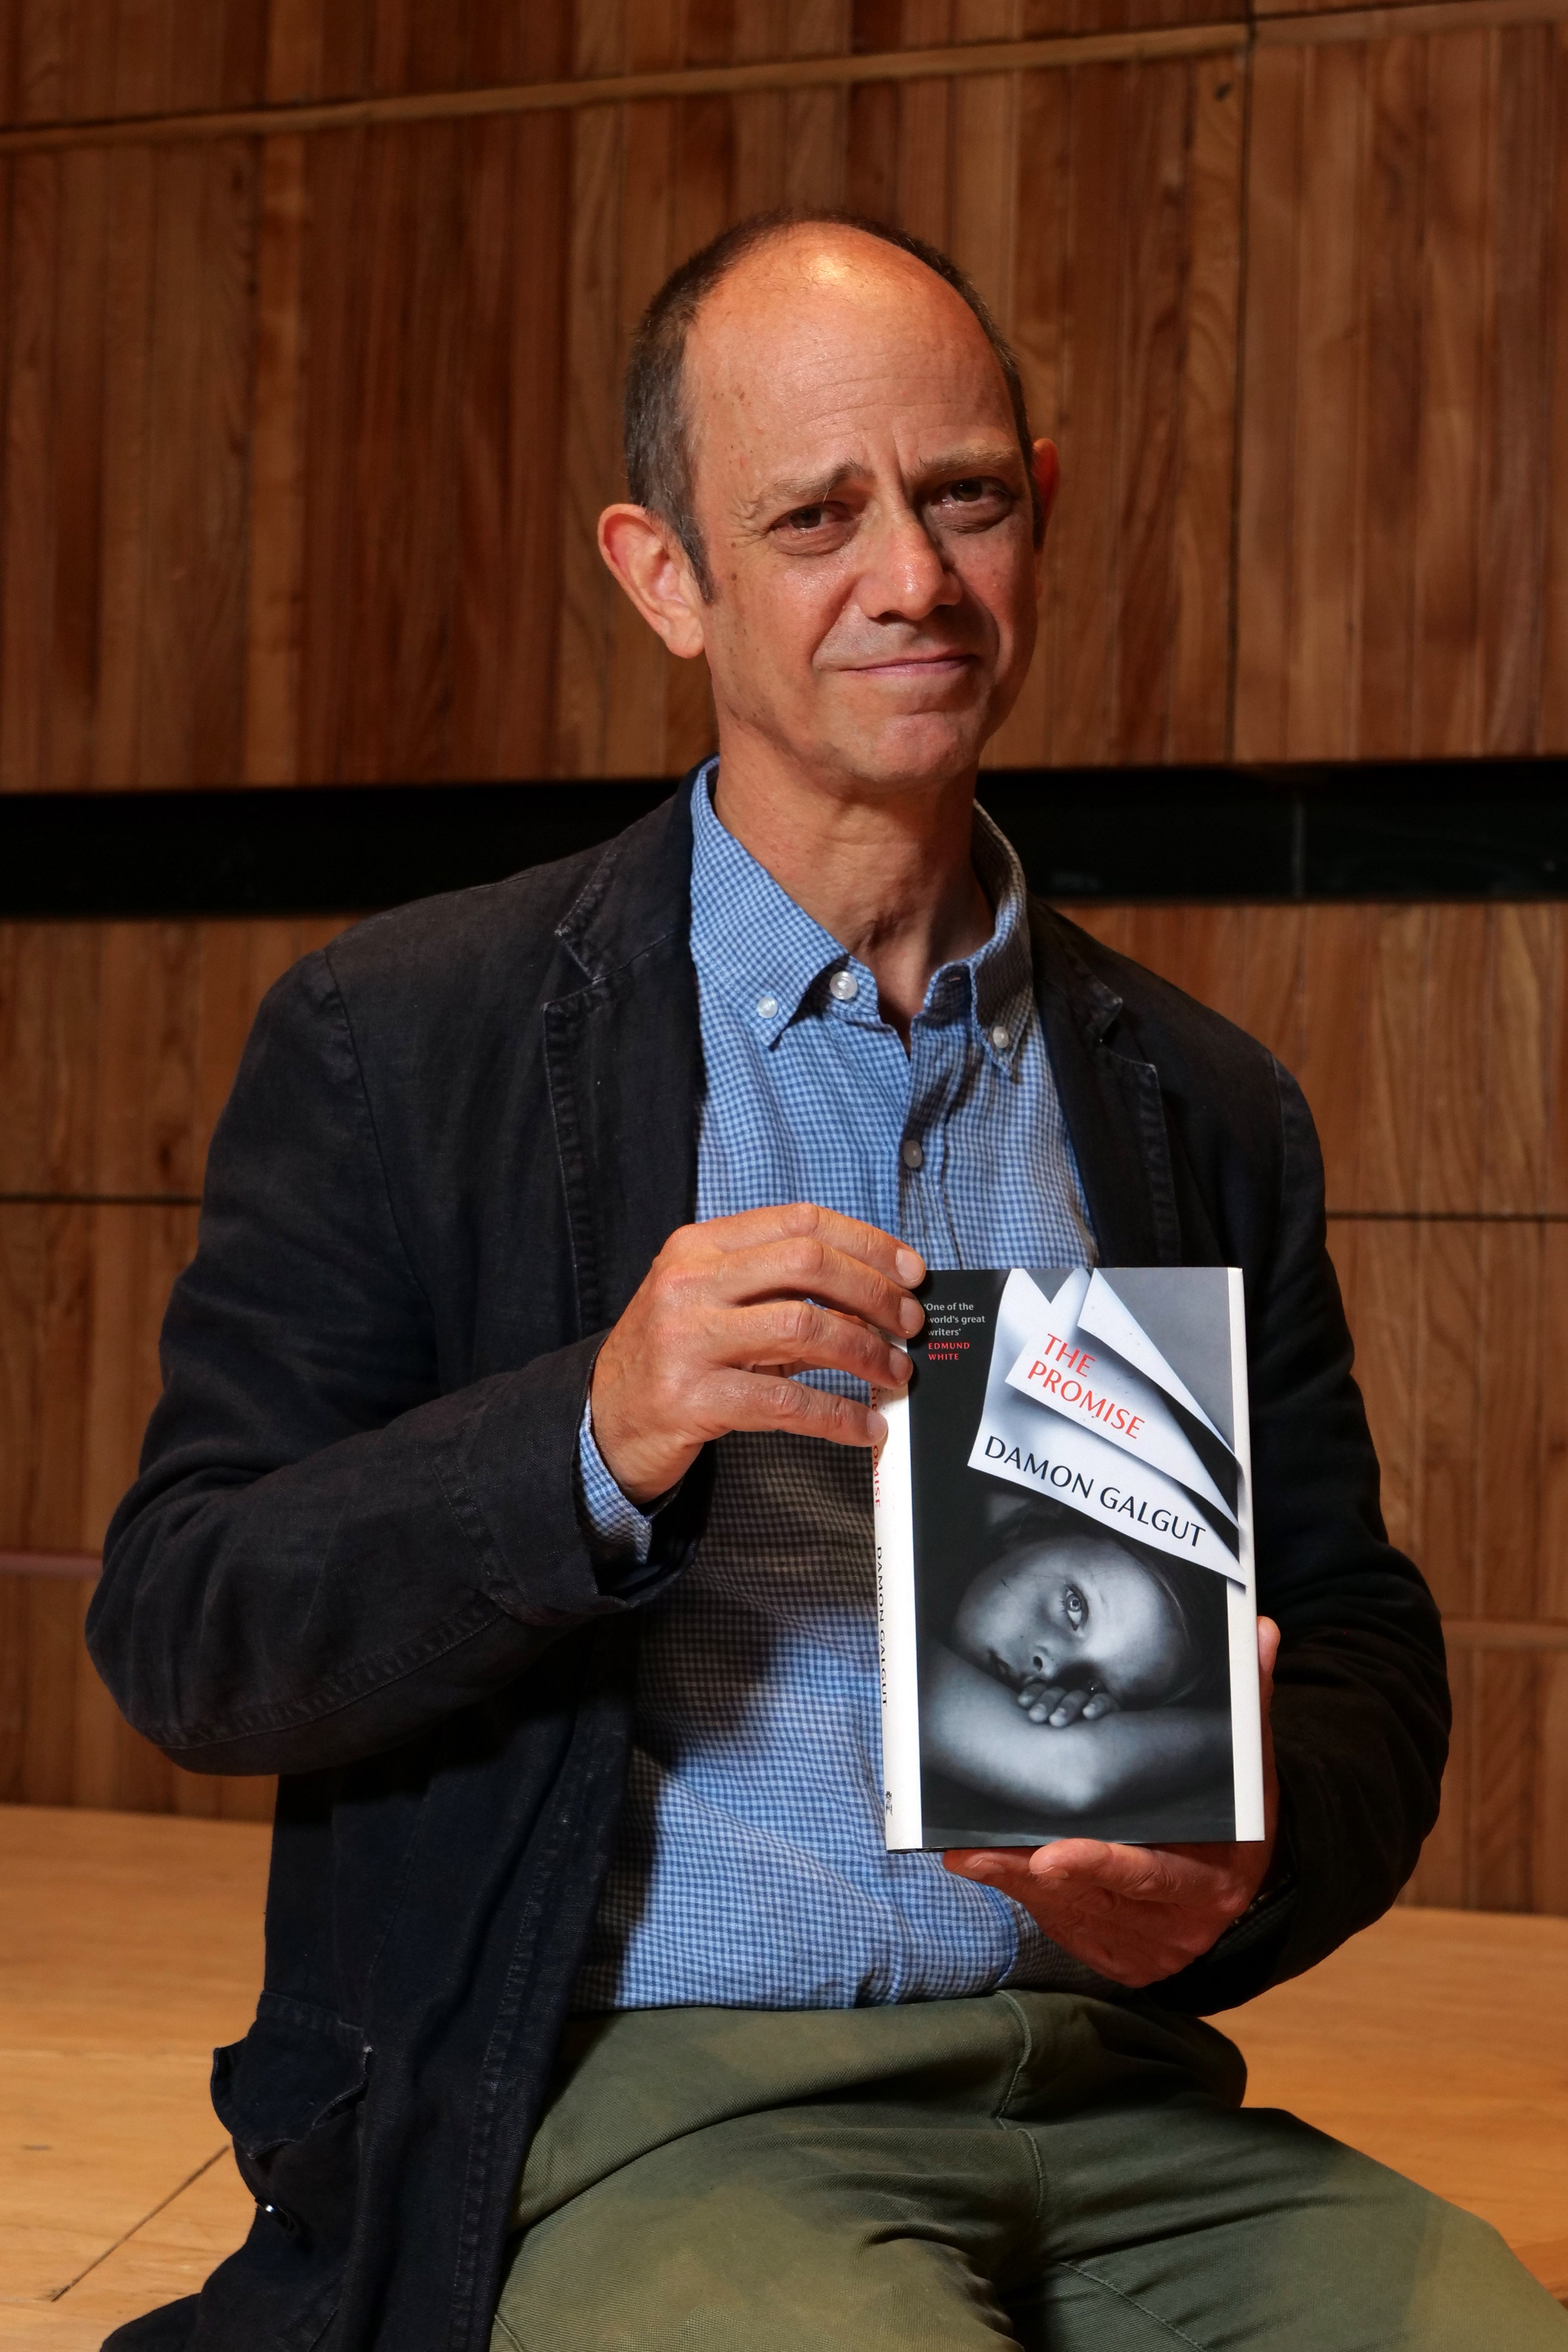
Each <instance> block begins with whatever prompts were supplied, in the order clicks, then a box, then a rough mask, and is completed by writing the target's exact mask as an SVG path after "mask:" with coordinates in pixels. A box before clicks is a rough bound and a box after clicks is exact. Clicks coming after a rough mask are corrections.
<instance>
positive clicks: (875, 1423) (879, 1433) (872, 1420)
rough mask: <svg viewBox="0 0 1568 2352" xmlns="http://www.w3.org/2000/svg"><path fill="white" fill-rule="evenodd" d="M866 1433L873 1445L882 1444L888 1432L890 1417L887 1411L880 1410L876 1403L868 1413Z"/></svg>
mask: <svg viewBox="0 0 1568 2352" xmlns="http://www.w3.org/2000/svg"><path fill="white" fill-rule="evenodd" d="M866 1434H867V1436H868V1438H869V1439H870V1441H871V1443H872V1444H873V1445H880V1444H881V1443H882V1440H883V1438H884V1437H886V1435H887V1434H888V1417H887V1415H886V1413H880V1412H878V1411H877V1408H876V1406H875V1405H873V1406H872V1407H871V1410H870V1411H869V1412H868V1414H867V1415H866Z"/></svg>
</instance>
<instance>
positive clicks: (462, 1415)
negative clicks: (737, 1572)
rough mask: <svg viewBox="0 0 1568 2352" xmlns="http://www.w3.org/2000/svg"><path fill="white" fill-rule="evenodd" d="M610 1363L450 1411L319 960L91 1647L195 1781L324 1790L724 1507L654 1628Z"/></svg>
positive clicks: (264, 1092) (563, 1362) (546, 1375)
mask: <svg viewBox="0 0 1568 2352" xmlns="http://www.w3.org/2000/svg"><path fill="white" fill-rule="evenodd" d="M541 1148H542V1149H543V1150H552V1144H551V1142H550V1141H549V1139H542V1141H541ZM598 1344H599V1335H594V1336H592V1337H589V1338H585V1339H578V1340H576V1341H574V1343H573V1344H571V1345H570V1346H567V1347H564V1348H561V1349H556V1350H554V1351H552V1352H551V1353H548V1354H544V1355H541V1356H539V1357H537V1358H536V1359H535V1360H533V1361H532V1362H531V1363H528V1364H525V1365H524V1366H523V1367H522V1368H521V1370H513V1371H505V1372H500V1373H497V1374H494V1375H492V1376H491V1377H489V1378H487V1379H483V1380H479V1381H474V1382H473V1383H472V1384H471V1385H469V1386H464V1387H456V1388H452V1389H451V1390H450V1391H449V1392H447V1393H443V1382H442V1378H441V1370H440V1366H439V1364H438V1362H437V1344H436V1329H435V1318H434V1317H433V1315H432V1312H431V1307H430V1302H429V1300H428V1299H427V1298H426V1296H425V1294H424V1292H423V1290H422V1288H421V1286H420V1283H419V1280H418V1278H417V1276H416V1270H415V1267H414V1265H412V1263H411V1261H410V1257H409V1255H408V1252H407V1250H406V1249H405V1244H404V1241H403V1237H402V1235H401V1234H400V1233H399V1231H398V1227H397V1223H396V1221H395V1216H394V1213H393V1208H392V1202H391V1197H390V1194H389V1191H388V1187H387V1184H386V1181H385V1178H384V1171H383V1168H382V1163H381V1159H380V1154H379V1150H378V1148H377V1141H376V1136H375V1131H374V1120H373V1118H372V1113H371V1108H370V1104H369V1102H368V1100H367V1097H366V1095H365V1091H364V1087H363V1080H362V1077H361V1075H360V1070H359V1065H358V1061H357V1057H356V1055H355V1053H354V1048H353V1040H352V1038H351V1035H350V1032H349V1026H348V1022H347V1019H346V1016H345V1014H344V1011H343V1007H342V1003H341V1001H340V999H339V996H338V993H337V990H336V986H335V984H334V982H333V980H332V976H331V968H330V966H329V964H328V962H327V960H326V959H325V957H323V956H321V955H316V956H311V957H308V958H307V959H306V961H304V962H303V963H302V964H300V965H299V966H297V967H296V968H295V970H294V971H292V972H290V973H289V974H288V975H286V977H285V978H284V979H283V980H282V981H280V982H279V984H278V986H277V987H276V988H275V989H274V990H273V991H272V992H271V993H270V995H269V996H268V999H267V1001H266V1003H264V1004H263V1006H262V1009H261V1011H260V1013H259V1014H258V1019H257V1023H256V1026H255V1029H254V1031H253V1033H252V1035H251V1038H250V1042H249V1044H248V1045H247V1049H246V1053H245V1055H244V1059H243V1061H242V1063H241V1066H240V1071H239V1075H238V1077H237V1081H236V1084H235V1088H234V1092H233V1095H232V1096H231V1097H230V1100H229V1102H228V1105H227V1107H226V1109H225V1111H224V1114H223V1117H222V1118H221V1119H220V1120H219V1122H218V1127H217V1130H216V1134H215V1136H214V1139H213V1145H212V1150H211V1154H210V1157H209V1161H208V1169H207V1179H206V1187H205V1197H204V1201H203V1207H202V1215H201V1223H200V1228H199V1234H198V1240H197V1247H196V1254H195V1259H194V1261H193V1262H192V1264H191V1265H189V1266H188V1267H187V1269H186V1270H185V1272H184V1274H183V1275H182V1276H180V1278H179V1280H178V1282H177V1283H176V1284H175V1286H174V1294H173V1297H172V1298H171V1301H170V1305H169V1310H168V1314H167V1317H166V1319H165V1321H164V1325H163V1339H162V1343H161V1362H162V1369H163V1396H162V1399H161V1401H160V1402H159V1404H158V1406H157V1408H156V1410H155V1411H154V1412H153V1418H152V1422H151V1423H150V1425H149V1428H148V1432H147V1436H146V1441H145V1444H144V1445H143V1448H142V1464H141V1471H140V1475H139V1476H138V1478H137V1480H136V1483H135V1485H134V1486H132V1489H131V1491H130V1493H129V1494H128V1495H127V1496H125V1499H124V1500H123V1502H122V1503H121V1506H120V1507H119V1509H118V1511H117V1512H116V1513H115V1516H114V1518H113V1520H112V1522H111V1524H110V1529H109V1536H108V1540H107V1542H106V1544H105V1547H104V1572H103V1576H102V1579H101V1581H100V1586H99V1589H98V1591H97V1593H96V1594H95V1596H94V1599H93V1602H92V1607H91V1610H90V1612H89V1620H88V1643H89V1649H90V1651H91V1654H92V1657H93V1660H94V1663H95V1664H97V1666H98V1669H99V1671H100V1674H101V1675H103V1678H104V1680H105V1681H106V1682H107V1684H108V1685H109V1687H110V1691H111V1692H112V1693H113V1695H114V1697H115V1699H116V1700H117V1702H118V1703H119V1705H120V1706H121V1709H122V1711H123V1712H124V1714H125V1715H126V1717H128V1718H129V1720H130V1721H131V1722H132V1724H133V1725H134V1726H135V1727H136V1728H137V1729H138V1730H139V1731H141V1732H142V1733H144V1734H145V1736H146V1737H147V1738H149V1739H152V1740H153V1741H154V1742H155V1743H156V1744H157V1745H158V1746H159V1747H160V1748H163V1750H164V1752H165V1753H166V1754H167V1755H169V1756H171V1757H172V1758H173V1759H174V1760H175V1761H176V1762H177V1763H179V1764H182V1765H184V1766H185V1767H186V1768H187V1769H193V1770H196V1771H205V1772H271V1771H279V1772H300V1771H311V1770H316V1769H321V1768H323V1767H326V1766H331V1765H336V1764H341V1763H345V1762H350V1761H353V1760H354V1759H358V1758H360V1757H363V1756H366V1755H370V1754H373V1753H375V1752H377V1751H378V1750H381V1749H384V1748H389V1747H392V1746H395V1745H396V1744H397V1743H399V1742H401V1741H403V1740H405V1739H408V1738H413V1737H414V1736H415V1735H416V1734H417V1733H419V1732H422V1731H424V1730H426V1729H427V1728H428V1727H431V1726H432V1725H434V1724H435V1723H437V1722H438V1721H439V1720H440V1719H441V1718H443V1717H446V1716H447V1715H450V1714H451V1713H453V1712H454V1711H455V1710H456V1709H458V1708H459V1707H461V1706H465V1705H467V1704H468V1703H469V1702H471V1701H472V1700H475V1699H477V1698H479V1697H481V1696H484V1695H486V1694H487V1693H488V1692H489V1691H491V1690H493V1689H495V1688H496V1687H497V1686H498V1685H501V1684H503V1683H505V1682H507V1681H509V1680H510V1679H511V1678H512V1677H513V1676H515V1675H518V1674H520V1673H521V1672H522V1671H523V1670H524V1669H526V1668H527V1667H528V1666H530V1665H531V1663H532V1662H533V1661H534V1660H535V1659H537V1658H539V1657H540V1656H541V1655H542V1654H543V1653H544V1652H545V1651H546V1650H547V1649H548V1648H549V1646H550V1645H551V1644H552V1643H553V1642H554V1641H555V1640H557V1639H558V1638H559V1637H560V1635H561V1634H562V1633H564V1632H566V1631H568V1630H569V1629H570V1628H571V1627H573V1626H574V1625H577V1624H579V1623H581V1622H584V1620H586V1619H588V1618H590V1617H593V1616H595V1615H601V1614H605V1613H613V1612H617V1611H619V1610H622V1609H624V1608H626V1606H628V1605H640V1604H641V1603H642V1602H643V1601H647V1600H648V1599H650V1598H652V1597H653V1596H654V1595H655V1594H656V1593H657V1592H658V1591H660V1590H662V1589H663V1587H664V1585H665V1584H666V1583H667V1582H668V1579H669V1577H670V1576H671V1575H673V1574H674V1573H675V1572H676V1571H677V1570H679V1568H680V1567H681V1566H682V1565H683V1564H684V1562H685V1559H687V1557H688V1556H689V1551H690V1549H691V1547H692V1545H693V1543H694V1541H695V1537H696V1533H697V1532H698V1531H699V1527H700V1516H701V1510H702V1506H703V1501H704V1492H703V1490H704V1480H703V1478H702V1476H701V1475H700V1474H699V1473H694V1474H693V1475H692V1476H690V1477H689V1478H688V1479H687V1481H686V1482H685V1484H684V1485H683V1486H682V1487H681V1489H680V1490H679V1495H678V1496H677V1497H676V1499H675V1501H674V1502H673V1503H672V1504H671V1506H670V1507H669V1508H668V1510H667V1511H665V1512H662V1513H660V1514H659V1516H658V1519H657V1520H656V1522H655V1528H654V1537H653V1550H652V1556H651V1558H650V1559H649V1561H648V1564H647V1573H646V1574H645V1575H643V1576H642V1577H640V1578H639V1579H638V1580H637V1584H636V1589H635V1593H634V1595H633V1597H632V1600H631V1601H627V1600H626V1599H624V1598H621V1597H618V1596H617V1595H616V1592H615V1591H613V1590H605V1589H602V1587H601V1584H600V1581H599V1580H597V1579H596V1577H595V1566H594V1561H593V1559H591V1557H590V1555H589V1551H588V1549H587V1546H586V1543H585V1540H584V1531H583V1528H582V1524H581V1521H580V1517H579V1512H578V1507H577V1496H576V1456H577V1439H578V1430H579V1426H580V1424H581V1422H582V1418H583V1411H584V1399H585V1396H586V1391H587V1384H588V1381H589V1377H590V1375H591V1372H592V1369H593V1363H594V1358H595V1353H596V1350H597V1347H598Z"/></svg>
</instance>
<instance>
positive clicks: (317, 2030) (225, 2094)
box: [209, 1993, 370, 2345]
mask: <svg viewBox="0 0 1568 2352" xmlns="http://www.w3.org/2000/svg"><path fill="white" fill-rule="evenodd" d="M369 2057H370V2051H369V2048H368V2046H367V2044H366V2042H365V2039H364V2036H363V2034H362V2033H361V2032H360V2031H359V2029H358V2028H357V2027H356V2026H352V2025H345V2024H344V2023H343V2022H342V2019H341V2018H337V2017H334V2016H333V2015H332V2013H331V2011H330V2010H326V2009H319V2008H317V2007H316V2006H315V2004H314V2003H313V2002H310V2001H303V2000H288V1999H286V1998H285V1997H284V1996H283V1995H282V1994H280V1993H263V1994H262V1996H261V1999H260V2000H259V2002H258V2005H257V2011H256V2022H255V2024H254V2025H253V2026H252V2027H251V2029H250V2031H249V2032H248V2033H247V2035H246V2037H245V2039H244V2041H243V2042H231V2043H230V2044H229V2045H228V2046H227V2048H226V2049H223V2050H215V2051H214V2053H213V2072H212V2099H213V2105H214V2107H215V2108H216V2111H217V2116H218V2120H219V2122H220V2123H221V2124H222V2125H223V2126H225V2128H226V2130H227V2131H228V2132H229V2133H231V2134H232V2136H233V2139H234V2152H235V2158H236V2161H237V2164H238V2166H239V2169H240V2173H241V2176H242V2178H243V2179H244V2181H245V2184H246V2187H247V2189H249V2190H250V2192H251V2195H252V2196H253V2197H254V2198H255V2200H256V2202H257V2207H258V2211H257V2216H256V2222H255V2225H254V2227H253V2228H252V2230H251V2232H250V2236H249V2238H248V2239H247V2242H246V2244H245V2246H244V2248H243V2249H242V2251H241V2252H240V2253H239V2254H238V2255H237V2256H235V2257H234V2258H233V2264H232V2267H236V2268H237V2269H239V2270H240V2271H242V2272H243V2273H245V2287H244V2292H245V2294H247V2296H249V2297H254V2299H255V2300H254V2303H253V2305H252V2315H253V2316H257V2315H258V2314H259V2308H260V2307H266V2306H269V2309H268V2317H269V2318H270V2320H271V2322H272V2325H273V2326H274V2327H275V2328H276V2329H277V2338H276V2340H277V2341H279V2343H286V2344H296V2343H298V2344H300V2345H305V2344H310V2343H313V2342H314V2340H315V2337H316V2336H317V2335H318V2334H319V2333H320V2331H321V2327H322V2326H324V2325H325V2324H326V2320H327V2318H328V2316H329V2315H330V2313H331V2308H332V2306H333V2305H335V2303H336V2300H337V2283H338V2280H339V2277H340V2276H341V2273H342V2267H343V2263H344V2261H345V2259H346V2256H347V2253H348V2249H349V2242H350V2239H351V2237H352V2235H353V2217H354V2202H355V2194H356V2190H357V2189H358V2185H359V2138H360V2114H361V2105H362V2102H363V2097H364V2092H365V2083H366V2066H367V2062H368V2060H369ZM224 2267H225V2269H228V2268H230V2267H231V2265H229V2264H226V2265H225V2266H224ZM221 2277H222V2273H217V2274H215V2277H214V2279H213V2280H212V2281H211V2282H210V2283H209V2292H210V2290H211V2289H212V2288H216V2287H217V2286H218V2284H219V2280H220V2278H221ZM225 2284H227V2282H225ZM235 2284H239V2282H238V2281H237V2280H236V2281H235ZM257 2340H266V2339H264V2338H261V2337H259V2336H258V2339H257Z"/></svg>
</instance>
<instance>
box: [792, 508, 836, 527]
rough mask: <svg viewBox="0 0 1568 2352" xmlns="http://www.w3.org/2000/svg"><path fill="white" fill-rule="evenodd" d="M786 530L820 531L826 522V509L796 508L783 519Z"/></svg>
mask: <svg viewBox="0 0 1568 2352" xmlns="http://www.w3.org/2000/svg"><path fill="white" fill-rule="evenodd" d="M826 520H827V509H826V507H796V508H795V509H794V511H793V513H790V514H786V515H785V517H784V529H785V530H821V529H822V526H823V524H824V523H825V522H826Z"/></svg>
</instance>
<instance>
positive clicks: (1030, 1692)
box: [873, 1266, 1263, 1851]
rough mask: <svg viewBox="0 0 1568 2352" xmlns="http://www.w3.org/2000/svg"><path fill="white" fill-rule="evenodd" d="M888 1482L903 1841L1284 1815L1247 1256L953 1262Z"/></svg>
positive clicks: (901, 1419)
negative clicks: (1248, 1329)
mask: <svg viewBox="0 0 1568 2352" xmlns="http://www.w3.org/2000/svg"><path fill="white" fill-rule="evenodd" d="M921 1298H922V1304H923V1305H924V1307H925V1310H926V1321H925V1328H924V1329H923V1331H922V1332H921V1335H920V1337H919V1338H918V1339H916V1340H915V1341H914V1342H913V1343H912V1345H911V1349H910V1353H911V1355H912V1357H913V1359H914V1374H913V1378H912V1379H911V1381H910V1385H909V1389H908V1391H907V1392H906V1393H903V1394H900V1395H898V1396H893V1395H890V1394H882V1395H879V1397H878V1400H877V1401H878V1402H879V1405H880V1406H881V1408H882V1411H883V1412H885V1414H886V1415H887V1420H888V1434H887V1436H886V1438H885V1439H884V1441H883V1443H882V1444H881V1445H880V1446H879V1448H878V1450H877V1454H876V1456H875V1462H874V1470H873V1480H874V1494H875V1500H876V1521H877V1595H878V1609H879V1630H880V1643H881V1670H882V1755H883V1780H884V1787H883V1801H884V1808H885V1813H886V1826H887V1841H888V1844H889V1847H890V1848H892V1849H894V1850H895V1851H902V1850H906V1849H908V1848H910V1847H917V1846H931V1847H942V1846H979V1845H988V1846H1003V1845H1030V1846H1033V1845H1039V1844H1043V1843H1045V1842H1046V1841H1047V1840H1048V1839H1050V1838H1054V1837H1096V1838H1113V1839H1117V1840H1120V1841H1122V1842H1125V1843H1134V1844H1171V1843H1194V1842H1197V1841H1200V1840H1210V1839H1225V1840H1228V1839H1232V1838H1260V1837H1261V1836H1262V1835H1263V1775H1262V1757H1261V1748H1260V1738H1259V1733H1260V1727H1259V1713H1258V1630H1257V1623H1258V1621H1257V1593H1256V1584H1255V1578H1254V1565H1253V1538H1252V1498H1251V1491H1250V1481H1251V1467H1250V1452H1249V1446H1248V1437H1247V1346H1246V1333H1245V1327H1244V1316H1243V1305H1242V1284H1241V1275H1240V1273H1239V1271H1238V1270H1237V1268H1235V1267H1226V1266H1131V1267H1121V1268H1119V1267H1114V1266H1107V1267H1097V1268H1095V1269H1094V1270H1093V1271H1092V1272H1091V1271H1089V1269H1088V1268H1086V1267H1083V1266H1075V1267H1064V1266H1056V1267H1050V1266H1031V1267H1020V1266H1015V1267H1012V1268H1003V1269H998V1270H994V1271H989V1272H985V1271H982V1272H973V1271H972V1272H967V1273H960V1274H954V1273H939V1274H933V1275H931V1276H930V1278H929V1280H928V1282H927V1284H926V1286H925V1288H924V1290H923V1291H922V1294H921Z"/></svg>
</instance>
